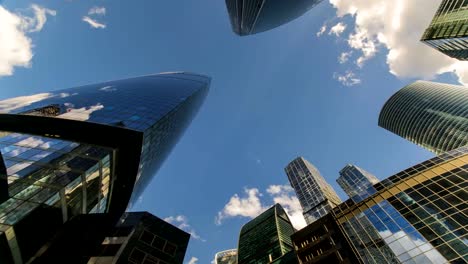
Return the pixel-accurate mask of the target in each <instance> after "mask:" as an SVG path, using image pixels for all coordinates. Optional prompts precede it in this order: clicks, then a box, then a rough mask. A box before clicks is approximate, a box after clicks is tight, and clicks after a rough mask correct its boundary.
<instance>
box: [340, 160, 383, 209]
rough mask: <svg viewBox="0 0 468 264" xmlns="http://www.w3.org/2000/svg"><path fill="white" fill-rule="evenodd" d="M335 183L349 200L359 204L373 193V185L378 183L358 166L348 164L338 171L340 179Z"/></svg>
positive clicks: (377, 180)
mask: <svg viewBox="0 0 468 264" xmlns="http://www.w3.org/2000/svg"><path fill="white" fill-rule="evenodd" d="M336 182H337V183H338V185H340V187H341V188H342V189H343V191H344V192H345V193H346V194H347V195H348V196H349V198H351V199H353V201H355V202H359V201H361V200H362V199H365V198H367V196H369V195H371V194H373V193H375V190H374V188H373V185H374V184H376V183H378V182H379V179H377V178H376V177H375V176H374V175H372V174H371V173H369V172H367V171H365V170H363V169H361V168H359V167H358V166H355V165H352V164H348V165H346V166H345V167H344V168H343V169H341V170H340V177H338V179H337V180H336Z"/></svg>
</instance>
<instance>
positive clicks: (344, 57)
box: [338, 51, 353, 64]
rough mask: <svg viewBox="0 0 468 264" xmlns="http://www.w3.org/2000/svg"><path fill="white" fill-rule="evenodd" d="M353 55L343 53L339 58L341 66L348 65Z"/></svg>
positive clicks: (350, 52)
mask: <svg viewBox="0 0 468 264" xmlns="http://www.w3.org/2000/svg"><path fill="white" fill-rule="evenodd" d="M352 53H353V52H352V51H349V52H342V53H341V54H340V56H339V57H338V62H339V63H340V64H343V63H346V62H347V61H348V60H349V57H350V56H351V54H352Z"/></svg>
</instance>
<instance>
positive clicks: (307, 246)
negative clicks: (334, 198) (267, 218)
mask: <svg viewBox="0 0 468 264" xmlns="http://www.w3.org/2000/svg"><path fill="white" fill-rule="evenodd" d="M291 239H292V242H293V246H294V250H295V253H296V255H297V260H298V262H299V264H303V263H349V264H351V263H359V262H358V258H357V257H356V254H355V253H354V252H353V249H352V246H351V245H350V244H349V243H348V240H347V239H346V236H345V235H344V234H343V233H342V231H341V230H340V228H339V227H338V225H337V223H336V220H335V219H334V218H333V215H332V214H327V215H326V216H324V217H322V218H320V219H319V220H317V221H315V222H313V223H312V224H310V225H308V226H306V227H304V228H303V229H301V230H299V231H297V232H296V233H294V234H293V235H292V236H291Z"/></svg>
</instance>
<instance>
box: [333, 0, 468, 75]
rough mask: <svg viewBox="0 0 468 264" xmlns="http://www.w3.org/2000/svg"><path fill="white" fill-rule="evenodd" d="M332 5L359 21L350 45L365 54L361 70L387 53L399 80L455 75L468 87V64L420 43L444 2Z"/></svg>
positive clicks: (359, 0)
mask: <svg viewBox="0 0 468 264" xmlns="http://www.w3.org/2000/svg"><path fill="white" fill-rule="evenodd" d="M330 3H331V4H332V5H333V6H334V7H335V8H336V9H337V15H338V16H339V17H343V16H345V15H351V16H353V17H354V18H355V28H354V31H353V33H351V34H350V36H349V38H348V45H349V46H350V48H351V49H353V50H357V51H359V52H361V56H359V58H358V59H357V60H356V64H357V65H358V66H361V67H362V66H363V65H364V63H365V61H366V60H368V59H370V58H372V57H374V56H375V55H376V54H377V52H379V51H383V52H386V56H387V64H388V66H389V71H390V72H391V73H392V74H394V75H395V76H397V77H400V78H423V79H432V78H434V77H435V76H436V75H438V74H442V73H446V72H453V73H454V74H456V76H457V77H458V80H459V82H460V83H464V84H467V83H468V64H467V63H466V62H460V61H458V60H455V59H452V58H450V57H448V56H446V55H444V54H442V53H440V52H439V51H437V50H435V49H433V48H431V47H429V46H427V45H425V44H423V43H422V42H420V41H419V40H420V38H421V36H422V34H423V32H424V30H425V29H426V28H427V26H428V25H429V23H430V22H431V19H432V17H433V16H434V14H435V11H436V9H437V8H438V6H439V5H440V0H411V1H408V0H393V1H388V0H354V1H349V0H330ZM422 6H424V12H421V7H422ZM380 47H382V48H380Z"/></svg>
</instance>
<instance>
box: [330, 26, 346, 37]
mask: <svg viewBox="0 0 468 264" xmlns="http://www.w3.org/2000/svg"><path fill="white" fill-rule="evenodd" d="M345 30H346V25H345V24H344V23H342V22H340V23H338V24H336V25H334V26H333V27H332V28H330V31H329V32H328V35H331V34H334V35H335V36H337V37H339V36H340V35H341V33H343V32H344V31H345Z"/></svg>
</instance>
